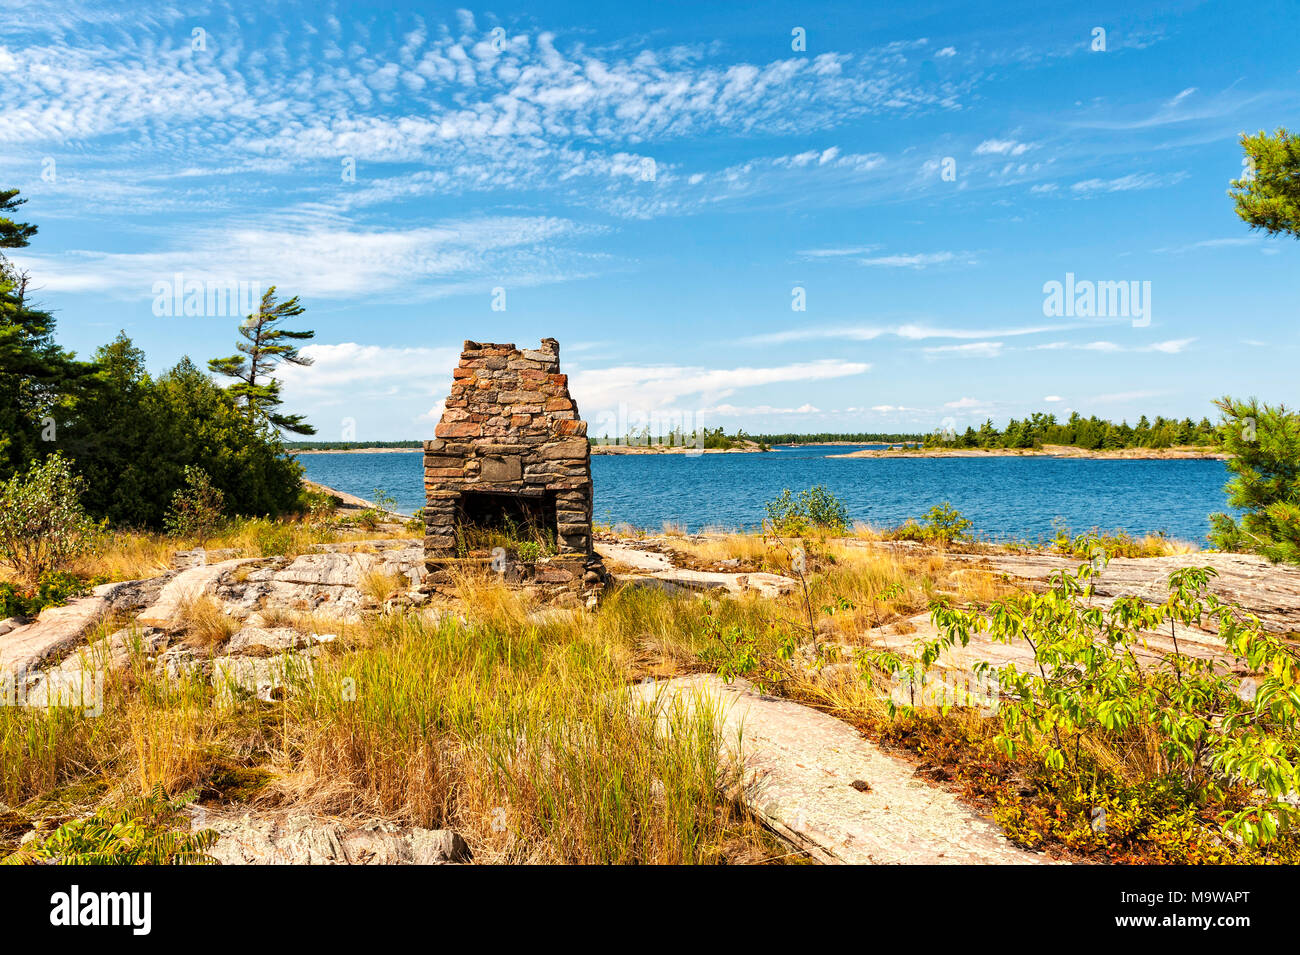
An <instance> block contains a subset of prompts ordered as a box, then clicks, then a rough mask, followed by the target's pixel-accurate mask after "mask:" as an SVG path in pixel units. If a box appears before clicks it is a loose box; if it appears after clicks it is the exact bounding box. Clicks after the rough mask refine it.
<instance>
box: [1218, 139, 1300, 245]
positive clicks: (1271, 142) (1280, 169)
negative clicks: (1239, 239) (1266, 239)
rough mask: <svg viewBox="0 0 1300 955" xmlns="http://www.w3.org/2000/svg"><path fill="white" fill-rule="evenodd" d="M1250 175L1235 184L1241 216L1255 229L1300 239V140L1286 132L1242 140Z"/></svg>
mask: <svg viewBox="0 0 1300 955" xmlns="http://www.w3.org/2000/svg"><path fill="white" fill-rule="evenodd" d="M1241 148H1242V149H1243V150H1245V153H1246V158H1247V160H1248V161H1249V163H1250V172H1249V174H1247V175H1246V176H1243V177H1242V178H1241V179H1237V180H1235V181H1233V183H1232V186H1233V188H1234V189H1235V190H1237V191H1236V192H1230V193H1228V195H1230V196H1232V198H1233V200H1234V201H1235V203H1236V207H1237V215H1238V216H1240V217H1241V219H1242V220H1243V221H1244V222H1247V223H1249V225H1250V227H1251V228H1252V229H1263V230H1264V231H1265V232H1267V233H1268V234H1269V235H1277V234H1278V233H1282V234H1284V235H1290V236H1293V237H1294V238H1297V239H1300V136H1293V135H1291V134H1290V133H1288V132H1287V131H1286V130H1285V129H1279V130H1278V131H1277V132H1276V133H1275V134H1274V135H1272V136H1270V135H1268V133H1266V132H1264V131H1263V130H1260V132H1259V134H1258V135H1256V136H1246V135H1243V136H1242V137H1241Z"/></svg>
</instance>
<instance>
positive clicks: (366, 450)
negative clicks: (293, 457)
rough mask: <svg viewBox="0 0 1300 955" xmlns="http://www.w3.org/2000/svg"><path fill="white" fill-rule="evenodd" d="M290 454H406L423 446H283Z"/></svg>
mask: <svg viewBox="0 0 1300 955" xmlns="http://www.w3.org/2000/svg"><path fill="white" fill-rule="evenodd" d="M285 450H286V451H288V452H289V453H290V454H406V453H410V452H413V451H423V450H424V448H285Z"/></svg>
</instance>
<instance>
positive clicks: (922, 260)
mask: <svg viewBox="0 0 1300 955" xmlns="http://www.w3.org/2000/svg"><path fill="white" fill-rule="evenodd" d="M859 261H860V262H861V263H862V264H863V265H870V266H874V267H877V268H890V269H924V268H929V267H930V266H932V265H948V264H954V265H974V264H975V262H976V259H975V253H973V252H916V253H910V254H906V255H878V256H874V257H871V258H866V259H861V260H859Z"/></svg>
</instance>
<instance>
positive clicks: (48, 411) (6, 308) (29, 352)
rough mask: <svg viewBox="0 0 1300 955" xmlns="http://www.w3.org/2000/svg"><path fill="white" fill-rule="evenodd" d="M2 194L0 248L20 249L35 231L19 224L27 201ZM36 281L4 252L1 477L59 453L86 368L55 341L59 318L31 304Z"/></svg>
mask: <svg viewBox="0 0 1300 955" xmlns="http://www.w3.org/2000/svg"><path fill="white" fill-rule="evenodd" d="M17 195H18V190H16V189H6V190H0V249H20V248H23V247H24V246H26V245H27V244H28V242H27V240H28V239H30V238H31V237H32V236H33V235H35V234H36V226H34V225H29V224H27V223H25V222H14V221H13V220H12V219H10V218H7V217H6V216H5V215H4V214H3V213H6V212H12V211H13V210H14V209H16V208H18V206H20V205H22V204H23V202H25V201H26V200H24V199H17V198H15V197H16V196H17ZM31 292H32V279H31V275H29V274H28V273H27V272H24V271H20V270H19V269H17V268H16V267H15V266H14V265H13V263H11V262H10V261H9V260H8V259H7V258H5V257H4V255H3V253H0V477H4V476H7V475H10V474H13V473H14V472H15V471H16V470H19V469H20V468H22V467H24V466H25V465H26V464H27V463H29V462H30V461H32V460H33V459H34V458H36V457H39V456H42V455H44V454H46V453H49V452H50V451H53V450H54V445H53V443H52V442H53V440H54V439H55V437H56V436H57V431H58V426H59V425H60V424H61V423H62V422H61V421H59V420H58V419H60V418H62V414H61V413H60V407H61V405H62V404H63V402H64V401H65V400H66V395H67V392H68V390H69V388H70V386H71V385H72V384H73V383H74V382H75V381H76V379H77V378H78V377H80V376H81V375H82V374H84V372H85V369H84V368H83V367H82V366H80V365H78V364H77V363H76V362H74V361H73V360H72V355H71V354H70V353H69V352H66V351H64V350H63V349H62V348H60V347H59V346H58V345H57V344H55V341H54V318H53V316H51V315H50V313H49V312H46V311H44V310H42V309H40V308H38V307H36V306H35V305H34V304H33V303H32V300H31Z"/></svg>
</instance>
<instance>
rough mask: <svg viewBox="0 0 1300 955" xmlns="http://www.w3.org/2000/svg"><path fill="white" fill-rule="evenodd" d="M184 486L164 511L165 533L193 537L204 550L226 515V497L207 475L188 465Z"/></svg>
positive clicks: (174, 495) (200, 469) (201, 470)
mask: <svg viewBox="0 0 1300 955" xmlns="http://www.w3.org/2000/svg"><path fill="white" fill-rule="evenodd" d="M184 473H185V486H184V487H183V488H181V489H180V490H178V491H177V492H176V493H175V494H173V495H172V503H171V507H170V508H168V510H167V517H166V522H167V530H168V531H170V532H171V533H172V534H174V535H175V536H177V537H194V538H197V540H198V545H199V546H200V547H203V546H204V545H205V544H206V543H207V540H208V538H209V537H210V536H211V535H212V532H213V530H214V529H215V528H216V527H217V525H218V524H219V523H220V522H221V519H222V516H223V515H224V513H225V507H226V496H225V495H224V494H223V493H222V492H221V489H220V488H217V487H213V485H212V480H211V478H209V477H208V473H207V472H206V471H204V470H203V469H202V468H200V467H195V466H194V465H187V466H186V468H185V472H184Z"/></svg>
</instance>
